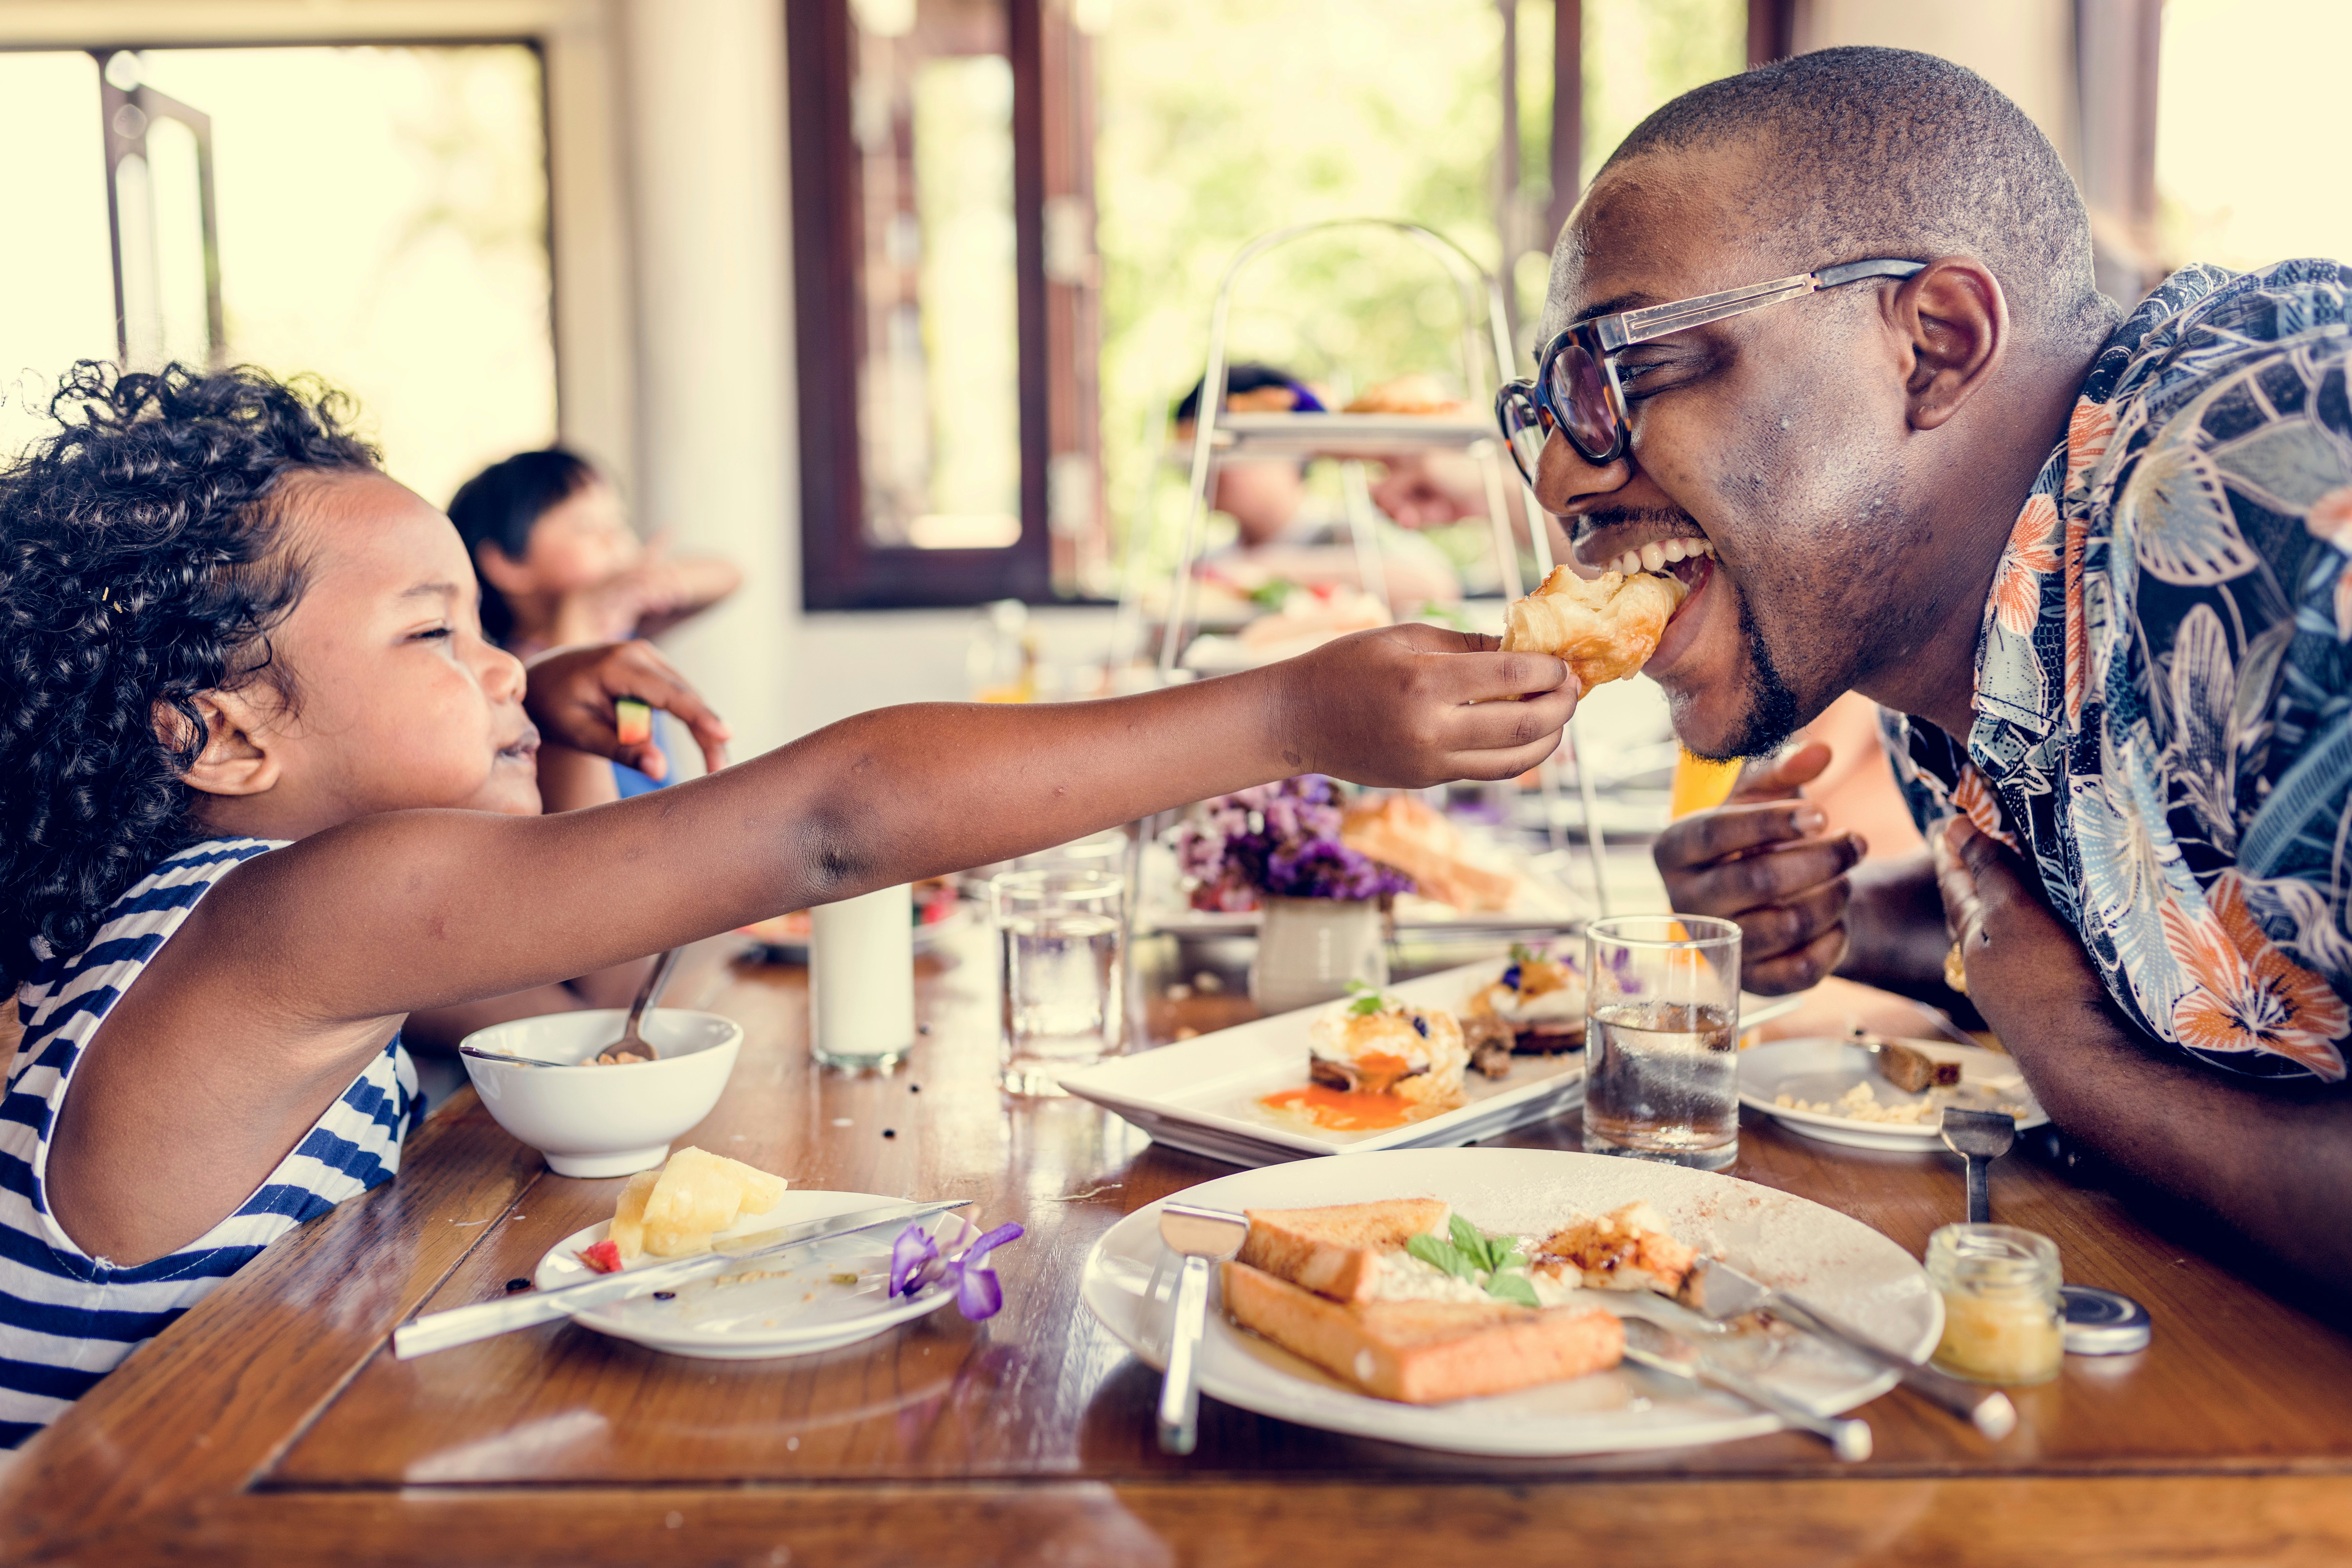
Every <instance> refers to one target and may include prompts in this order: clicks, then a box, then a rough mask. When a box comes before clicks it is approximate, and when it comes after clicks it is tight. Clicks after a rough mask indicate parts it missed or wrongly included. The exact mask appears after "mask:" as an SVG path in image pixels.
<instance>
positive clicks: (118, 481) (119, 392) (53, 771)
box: [0, 360, 377, 982]
mask: <svg viewBox="0 0 2352 1568" xmlns="http://www.w3.org/2000/svg"><path fill="white" fill-rule="evenodd" d="M352 412H353V410H352V403H351V400H350V399H349V398H348V397H346V396H344V395H342V394H341V393H338V392H335V391H332V390H331V389H329V388H328V387H326V386H325V385H323V384H320V383H318V382H316V381H314V380H310V379H308V378H299V379H297V380H294V381H292V382H285V381H280V380H278V379H277V378H275V377H273V376H271V375H269V374H267V373H265V372H262V371H259V370H256V369H253V368H251V367H240V368H237V369H235V370H227V371H221V372H217V373H213V374H206V373H205V372H202V371H197V370H192V369H190V368H188V367H187V366H184V365H180V364H172V365H167V366H165V367H164V368H163V370H161V371H159V372H156V373H154V374H129V373H124V372H121V371H118V370H117V369H116V368H115V367H113V366H112V365H110V364H105V363H100V362H96V361H89V360H85V361H83V362H82V363H79V364H77V365H76V366H74V368H73V369H72V370H70V371H68V372H67V373H66V374H65V376H64V377H63V378H62V379H61V380H60V381H59V383H58V391H57V395H56V396H54V397H53V398H52V399H51V400H50V403H49V415H50V416H51V417H52V418H53V419H55V420H56V421H57V423H58V428H57V429H55V430H54V431H52V432H50V433H49V434H48V435H47V436H45V437H42V438H41V439H39V440H38V441H37V442H35V443H34V444H33V445H32V446H31V447H29V448H27V449H26V451H25V452H23V453H22V454H21V455H19V456H18V457H17V458H15V459H14V460H13V461H11V462H9V463H7V464H6V465H5V467H0V977H5V979H6V980H9V981H12V982H21V981H22V980H23V979H24V978H25V977H26V975H27V974H28V973H31V971H32V969H33V967H34V966H35V965H36V964H37V963H38V962H39V960H40V958H41V957H42V952H41V948H40V946H37V943H39V944H44V945H46V947H47V951H48V952H52V953H58V954H69V953H74V952H79V951H80V950H81V949H82V948H84V947H85V946H87V945H88V944H89V939H90V937H91V936H92V934H93V933H94V932H95V931H96V930H97V928H98V925H99V922H100V917H101V916H102V915H103V913H104V911H105V910H106V908H107V906H108V905H109V904H110V903H111V902H112V901H113V900H115V899H116V898H118V897H120V896H121V893H122V892H123V890H124V889H127V888H129V887H130V886H131V884H132V883H134V882H136V881H137V880H138V879H140V878H141V877H142V876H144V875H146V874H147V872H148V870H149V869H150V868H152V867H153V865H154V864H155V863H156V862H157V861H158V860H161V859H163V858H164V857H166V856H168V855H170V854H171V853H173V851H174V850H176V849H180V848H182V847H185V846H186V845H188V844H189V843H192V842H194V841H195V840H196V839H198V838H201V837H203V836H204V835H203V832H202V830H201V829H200V827H199V826H197V824H196V823H195V822H194V820H193V818H192V812H191V807H192V805H193V804H194V803H193V798H192V797H193V795H194V792H193V791H192V790H191V789H190V788H189V786H188V784H186V783H185V778H186V774H187V772H188V770H189V769H190V768H191V767H193V766H194V763H195V761H196V759H197V757H198V756H199V755H201V754H202V752H203V750H204V745H205V721H204V718H203V715H202V712H201V710H199V709H198V708H197V706H196V698H197V697H198V696H199V695H200V694H202V693H204V692H207V691H226V690H235V689H240V688H242V687H245V686H247V685H250V684H251V683H253V682H255V681H257V680H266V681H268V683H270V684H271V685H273V686H275V687H276V689H278V692H279V693H280V695H281V696H282V697H284V698H285V699H287V700H291V699H292V696H293V690H292V687H291V685H290V681H289V675H288V672H286V671H285V670H284V669H283V668H273V661H272V657H271V650H270V644H269V638H270V633H271V631H272V629H273V628H274V627H276V626H278V625H279V624H280V623H282V622H283V620H284V619H285V617H286V616H287V614H288V612H289V611H290V610H291V609H292V608H293V607H294V605H295V604H296V603H297V602H298V601H299V599H300V597H301V595H302V591H303V588H304V585H305V581H304V572H303V569H302V564H301V562H300V561H299V559H298V558H297V555H296V552H293V551H291V550H289V549H288V548H286V547H285V542H284V541H283V540H281V539H280V538H279V532H280V530H279V526H278V525H279V522H280V521H281V518H280V515H279V514H280V512H281V511H282V510H283V504H284V502H285V500H286V498H287V491H288V488H289V486H288V481H289V477H295V478H299V476H301V475H304V474H311V473H319V472H325V471H335V470H356V469H368V470H373V469H374V468H376V466H377V454H376V452H375V449H374V448H373V447H371V446H369V445H368V444H366V443H365V442H363V441H362V440H360V439H359V438H358V437H355V436H353V435H352V433H351V429H350V425H351V420H352Z"/></svg>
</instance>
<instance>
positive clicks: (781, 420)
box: [614, 0, 800, 756]
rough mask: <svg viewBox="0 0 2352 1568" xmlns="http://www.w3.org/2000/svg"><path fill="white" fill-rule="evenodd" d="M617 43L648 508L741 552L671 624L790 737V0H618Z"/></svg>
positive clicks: (707, 665)
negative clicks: (724, 594)
mask: <svg viewBox="0 0 2352 1568" xmlns="http://www.w3.org/2000/svg"><path fill="white" fill-rule="evenodd" d="M614 43H615V47H616V49H617V52H618V55H619V58H620V60H621V62H622V72H623V75H622V92H621V96H622V100H623V105H624V111H625V123H626V125H627V128H628V131H627V137H626V143H625V153H624V156H625V177H626V183H627V188H628V191H629V206H628V211H629V217H630V222H629V234H630V239H631V250H632V257H631V261H632V273H633V284H634V287H633V290H632V298H633V300H634V303H635V311H634V321H635V368H636V378H635V427H636V442H635V447H636V460H635V468H634V472H633V476H632V477H633V483H632V486H631V492H632V493H631V496H630V500H631V502H632V506H633V509H634V510H635V516H636V519H637V521H638V523H639V525H640V527H642V528H646V529H647V530H648V531H651V530H667V531H668V532H669V533H670V535H671V537H672V539H673V541H674V542H675V546H676V548H677V550H678V551H679V552H681V553H684V552H697V551H709V552H715V553H719V554H724V555H727V556H730V557H731V558H732V559H733V560H734V561H735V562H736V563H737V564H738V565H740V566H741V567H742V568H743V574H744V583H743V589H742V591H741V592H740V593H739V594H738V595H736V596H735V597H734V598H733V599H732V600H730V602H729V603H728V604H726V605H723V606H721V607H720V608H719V609H717V610H715V611H712V612H711V613H710V614H709V615H707V616H702V617H700V618H699V619H698V621H696V622H695V623H694V624H693V625H691V626H687V627H685V628H683V629H681V630H680V631H679V632H677V633H676V634H675V635H674V636H673V637H670V638H669V639H667V641H668V646H669V649H670V652H671V654H672V657H673V658H676V659H677V662H678V664H679V665H680V667H681V668H683V669H685V670H686V672H687V673H688V675H689V676H690V677H691V678H692V679H694V680H695V682H696V684H697V685H698V686H699V687H701V689H702V690H703V693H704V695H705V696H707V697H708V698H709V700H710V702H711V705H712V706H713V707H714V708H716V709H717V710H719V713H720V714H722V715H723V716H725V718H726V719H727V721H729V723H730V724H731V725H733V726H734V729H735V731H736V737H737V739H736V754H737V755H739V756H749V755H751V754H752V753H753V752H760V751H764V750H766V749H767V748H768V747H770V746H772V745H775V744H777V743H779V742H782V741H783V740H786V739H789V738H790V736H791V734H793V732H794V731H793V727H792V720H791V710H792V705H793V696H792V690H793V684H794V682H795V679H796V678H795V673H794V669H793V664H794V660H793V654H792V647H793V631H794V626H795V623H796V622H797V620H798V618H799V617H798V614H797V607H798V605H799V604H800V575H799V565H800V552H799V538H800V510H799V483H800V480H799V469H798V468H797V466H796V461H795V459H796V457H797V453H796V451H795V449H794V440H793V432H794V429H795V425H794V418H795V416H794V412H793V334H792V317H791V307H792V267H791V245H790V237H789V236H790V222H791V220H790V188H789V185H788V184H787V180H788V171H787V168H786V164H785V125H784V40H783V8H782V6H781V5H776V4H774V3H773V0H688V3H683V4H682V3H680V0H623V4H622V5H620V7H619V11H618V31H617V33H616V34H615V36H614Z"/></svg>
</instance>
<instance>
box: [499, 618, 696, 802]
mask: <svg viewBox="0 0 2352 1568" xmlns="http://www.w3.org/2000/svg"><path fill="white" fill-rule="evenodd" d="M623 698H634V699H635V700H637V701H639V702H643V703H646V704H648V705H649V706H651V707H655V708H658V709H660V710H662V711H663V712H665V713H668V714H670V715H672V716H674V717H676V718H677V719H678V720H680V721H683V722H684V723H685V725H686V727H687V728H688V729H689V730H691V731H694V738H695V741H696V742H697V743H698V744H699V745H700V746H701V748H702V762H703V765H704V766H705V767H707V768H708V769H709V770H710V771H711V772H712V773H717V772H718V771H719V769H720V768H723V767H725V766H726V765H727V742H729V741H730V739H732V738H733V737H732V731H730V730H729V729H728V728H727V725H726V723H725V721H722V720H721V719H720V718H719V715H718V714H716V713H713V712H712V711H711V710H710V708H709V704H708V703H706V702H704V701H703V700H702V698H701V696H700V695H699V694H698V693H697V692H696V691H695V689H694V688H692V687H691V686H688V684H687V683H686V678H685V677H683V676H681V675H679V674H678V672H677V670H675V669H673V668H670V663H669V660H667V659H666V658H662V656H661V655H660V654H659V653H658V652H656V650H655V648H654V646H653V644H651V643H646V642H624V643H604V644H599V645H597V646H595V647H564V648H557V649H555V650H554V651H553V652H551V653H544V654H541V656H540V657H539V658H536V659H534V660H532V661H531V665H530V684H529V685H528V686H527V687H526V688H525V689H524V692H523V700H522V703H523V709H524V711H526V712H528V713H529V714H530V720H531V722H532V723H534V724H537V725H538V726H539V727H540V729H541V731H544V732H545V733H546V734H547V736H548V737H549V738H550V739H551V740H554V741H557V742H562V744H564V745H567V746H571V747H573V748H575V749H576V750H579V751H583V752H593V753H594V754H596V755H597V756H600V757H610V758H612V759H613V760H614V762H616V763H627V764H628V765H629V766H631V767H633V768H635V769H636V770H637V771H638V772H639V773H643V774H645V775H646V777H647V778H650V779H659V778H662V777H663V776H665V775H666V774H667V773H668V772H669V759H668V758H667V757H665V756H663V755H662V752H661V748H660V747H659V746H656V745H655V744H654V743H653V742H652V741H651V740H646V741H641V742H635V743H624V742H623V741H622V740H621V737H620V733H619V731H616V730H615V729H614V727H613V721H614V712H613V704H614V702H616V701H618V700H621V699H623Z"/></svg>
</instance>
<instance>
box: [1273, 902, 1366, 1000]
mask: <svg viewBox="0 0 2352 1568" xmlns="http://www.w3.org/2000/svg"><path fill="white" fill-rule="evenodd" d="M1383 927H1384V922H1383V921H1382V919H1381V905H1380V900H1378V899H1277V898H1268V899H1265V900H1263V902H1262V903H1261V904H1260V906H1259V915H1258V928H1257V962H1256V963H1253V964H1251V965H1250V999H1251V1000H1252V1001H1254V1002H1255V1003H1256V1004H1257V1005H1258V1006H1259V1008H1260V1009H1261V1010H1263V1011H1265V1012H1267V1013H1287V1012H1289V1011H1290V1010H1291V1009H1293V1008H1295V1007H1311V1006H1313V1005H1315V1004H1317V1003H1318V1002H1328V1001H1331V1000H1333V999H1334V998H1337V997H1339V996H1344V995H1346V994H1348V982H1349V981H1350V980H1360V981H1362V982H1364V983H1365V984H1368V985H1385V984H1388V981H1389V954H1388V943H1387V936H1388V933H1387V931H1385V930H1384V929H1383Z"/></svg>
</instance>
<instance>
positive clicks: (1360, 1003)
mask: <svg viewBox="0 0 2352 1568" xmlns="http://www.w3.org/2000/svg"><path fill="white" fill-rule="evenodd" d="M1348 994H1349V995H1350V996H1353V997H1354V998H1355V1000H1354V1001H1353V1002H1350V1003H1349V1004H1348V1011H1349V1014H1350V1015H1351V1016H1355V1017H1358V1018H1369V1017H1370V1016H1372V1015H1373V1014H1375V1013H1377V1012H1379V1011H1380V1010H1381V1009H1382V1008H1383V1007H1386V1006H1387V1005H1389V999H1388V998H1387V997H1386V996H1383V995H1381V990H1380V987H1379V986H1377V985H1367V984H1364V983H1363V982H1362V981H1360V980H1350V981H1349V982H1348Z"/></svg>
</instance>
